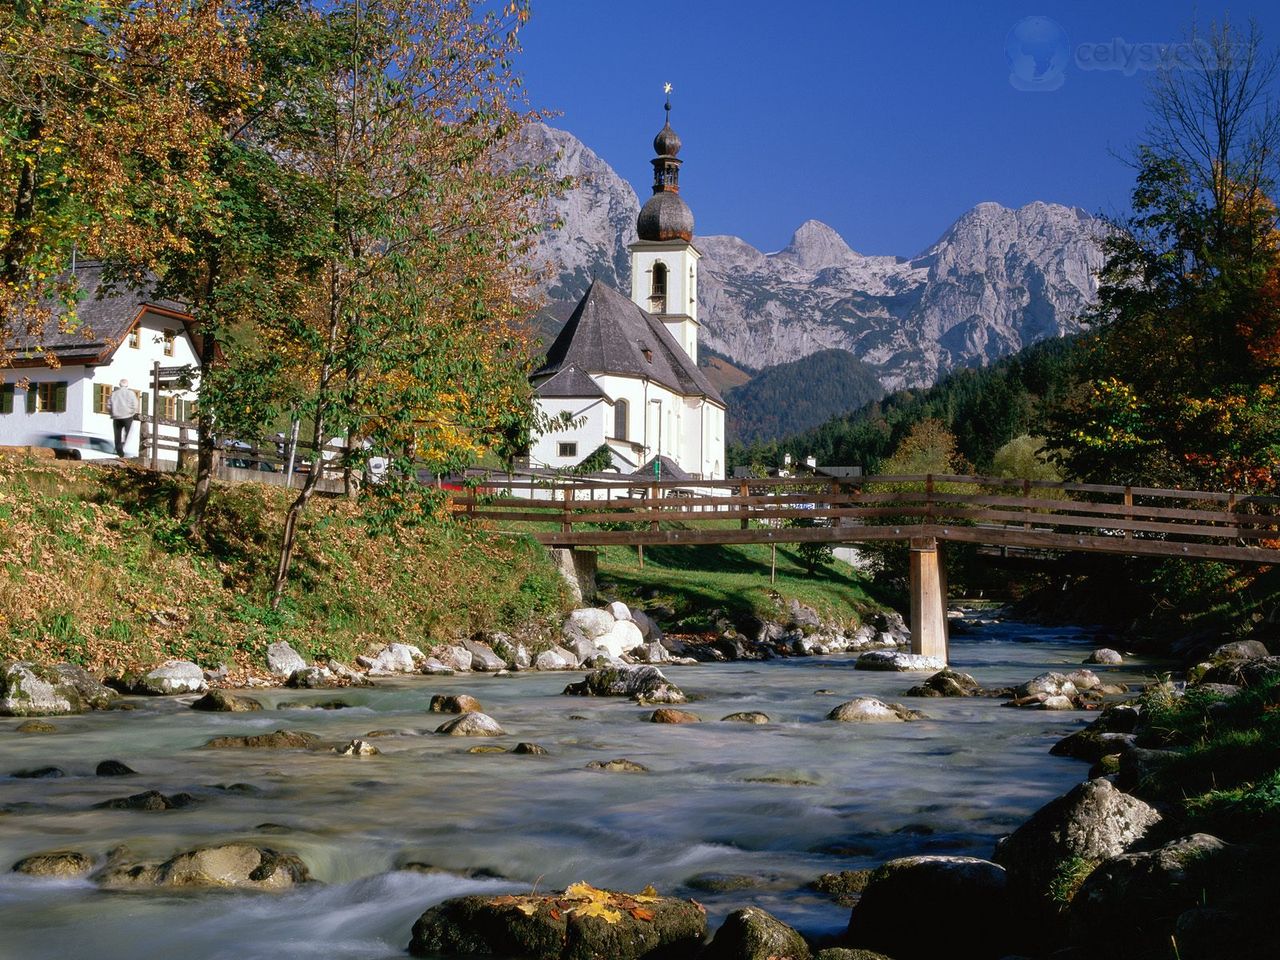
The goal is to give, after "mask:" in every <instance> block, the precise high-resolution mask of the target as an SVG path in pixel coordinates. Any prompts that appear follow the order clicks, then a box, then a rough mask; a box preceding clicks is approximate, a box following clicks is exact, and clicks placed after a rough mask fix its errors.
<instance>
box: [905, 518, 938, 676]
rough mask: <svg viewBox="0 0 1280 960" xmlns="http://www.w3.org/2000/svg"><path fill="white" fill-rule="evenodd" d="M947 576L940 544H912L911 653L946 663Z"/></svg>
mask: <svg viewBox="0 0 1280 960" xmlns="http://www.w3.org/2000/svg"><path fill="white" fill-rule="evenodd" d="M946 582H947V581H946V572H945V570H944V568H943V564H942V555H941V551H940V550H939V549H938V541H937V540H936V539H934V538H933V537H915V538H913V539H912V540H911V652H912V653H918V654H923V655H924V656H926V657H937V658H938V659H940V660H942V661H944V662H945V661H946V659H947V595H946V589H947V588H946Z"/></svg>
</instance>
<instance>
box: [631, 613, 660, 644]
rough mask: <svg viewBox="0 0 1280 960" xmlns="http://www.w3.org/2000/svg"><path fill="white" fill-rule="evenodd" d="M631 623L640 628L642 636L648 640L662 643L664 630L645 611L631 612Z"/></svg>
mask: <svg viewBox="0 0 1280 960" xmlns="http://www.w3.org/2000/svg"><path fill="white" fill-rule="evenodd" d="M631 622H632V623H634V624H635V625H636V626H637V627H639V628H640V635H641V636H642V637H644V638H645V639H646V640H656V641H658V642H661V641H662V630H661V628H659V626H658V625H657V624H656V623H654V622H653V618H652V617H650V616H649V615H648V614H647V613H645V612H644V611H643V610H632V611H631Z"/></svg>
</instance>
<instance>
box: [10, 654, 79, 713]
mask: <svg viewBox="0 0 1280 960" xmlns="http://www.w3.org/2000/svg"><path fill="white" fill-rule="evenodd" d="M83 709H84V704H83V702H82V701H81V699H80V693H79V691H78V690H76V688H75V686H74V685H73V684H71V683H68V682H67V681H66V679H65V678H64V677H63V676H62V675H61V674H59V673H58V671H57V670H54V669H53V668H52V667H41V666H37V665H36V664H33V663H26V662H12V661H11V662H8V663H3V664H0V716H5V717H51V716H57V715H59V714H67V713H80V712H81V711H82V710H83Z"/></svg>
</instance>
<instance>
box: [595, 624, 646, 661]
mask: <svg viewBox="0 0 1280 960" xmlns="http://www.w3.org/2000/svg"><path fill="white" fill-rule="evenodd" d="M595 643H596V646H597V647H599V648H600V649H602V650H604V651H605V652H606V653H608V654H609V656H611V657H620V656H622V655H623V654H624V653H630V652H631V651H632V650H634V649H636V648H637V647H639V646H642V645H643V644H644V634H642V633H641V632H640V628H639V627H637V626H636V625H635V624H634V623H632V622H631V621H630V620H618V621H616V622H615V623H614V625H613V626H612V627H611V628H610V630H609V632H608V633H606V634H604V635H603V636H599V637H596V640H595Z"/></svg>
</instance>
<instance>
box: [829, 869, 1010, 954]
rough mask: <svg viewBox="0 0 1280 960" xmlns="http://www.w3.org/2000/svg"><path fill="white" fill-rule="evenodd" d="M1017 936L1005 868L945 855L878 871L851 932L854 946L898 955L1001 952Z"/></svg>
mask: <svg viewBox="0 0 1280 960" xmlns="http://www.w3.org/2000/svg"><path fill="white" fill-rule="evenodd" d="M926 918H927V919H926ZM1009 939H1010V937H1009V918H1008V902H1007V898H1006V876H1005V871H1004V870H1003V869H1002V868H1001V867H1000V866H998V865H997V864H994V863H990V862H989V861H986V860H979V859H977V858H975V857H941V856H920V857H902V858H900V859H898V860H890V861H889V862H888V863H886V864H883V865H882V866H881V867H879V868H878V869H877V870H876V871H875V872H873V873H872V874H871V878H870V879H869V880H868V881H867V886H866V889H864V890H863V891H862V898H861V899H860V900H859V901H858V903H857V905H856V906H855V907H854V908H853V912H852V914H850V916H849V932H848V935H847V941H848V942H849V943H850V944H852V945H853V946H855V947H868V948H870V949H872V950H882V951H884V952H885V953H887V954H889V955H890V956H892V957H893V958H894V960H939V958H943V957H960V956H964V957H979V958H994V957H999V956H1003V951H1004V948H1005V946H1006V945H1007V944H1008V943H1009Z"/></svg>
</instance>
